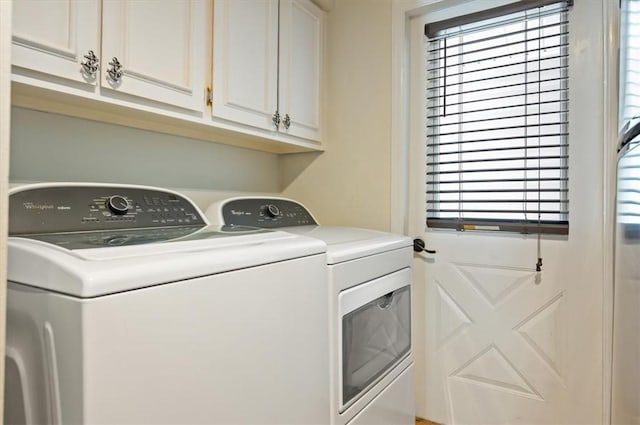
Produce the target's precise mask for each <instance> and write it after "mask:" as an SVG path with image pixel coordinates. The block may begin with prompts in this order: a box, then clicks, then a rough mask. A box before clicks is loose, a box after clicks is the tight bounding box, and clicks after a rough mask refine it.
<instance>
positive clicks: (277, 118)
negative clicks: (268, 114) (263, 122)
mask: <svg viewBox="0 0 640 425" xmlns="http://www.w3.org/2000/svg"><path fill="white" fill-rule="evenodd" d="M271 122H273V125H275V126H276V128H280V113H279V112H278V111H276V112H275V113H274V114H273V117H272V118H271Z"/></svg>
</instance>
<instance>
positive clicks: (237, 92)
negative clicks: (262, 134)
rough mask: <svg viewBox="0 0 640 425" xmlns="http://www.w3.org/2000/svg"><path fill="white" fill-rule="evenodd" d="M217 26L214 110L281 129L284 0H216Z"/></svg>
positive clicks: (227, 116) (216, 113) (240, 120)
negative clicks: (277, 124) (279, 87)
mask: <svg viewBox="0 0 640 425" xmlns="http://www.w3.org/2000/svg"><path fill="white" fill-rule="evenodd" d="M213 28H214V35H213V53H214V57H213V105H212V113H213V115H214V116H216V117H218V118H223V119H226V120H230V121H234V122H238V123H242V124H248V125H251V126H254V127H259V128H264V129H275V126H274V124H273V121H272V118H273V115H274V113H275V112H276V104H277V101H278V97H277V96H278V93H277V81H278V0H216V1H215V2H214V11H213Z"/></svg>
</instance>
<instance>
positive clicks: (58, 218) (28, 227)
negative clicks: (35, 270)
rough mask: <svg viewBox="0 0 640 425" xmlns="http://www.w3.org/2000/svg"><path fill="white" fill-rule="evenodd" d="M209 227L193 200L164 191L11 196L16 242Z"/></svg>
mask: <svg viewBox="0 0 640 425" xmlns="http://www.w3.org/2000/svg"><path fill="white" fill-rule="evenodd" d="M204 225H206V221H205V220H204V218H203V217H202V214H201V213H200V211H199V210H198V208H197V207H196V206H195V205H194V204H193V203H192V202H191V201H190V200H189V199H187V198H185V197H183V196H181V195H179V194H177V193H175V192H171V191H164V190H161V189H154V188H146V187H136V186H121V185H114V186H108V185H104V186H102V185H96V186H88V185H77V186H75V185H73V184H69V185H44V186H42V185H35V186H34V187H26V188H24V189H18V190H17V191H15V192H12V193H11V194H10V196H9V235H11V236H17V235H31V234H50V233H66V232H87V231H105V230H125V229H140V228H150V227H174V226H199V227H202V226H204Z"/></svg>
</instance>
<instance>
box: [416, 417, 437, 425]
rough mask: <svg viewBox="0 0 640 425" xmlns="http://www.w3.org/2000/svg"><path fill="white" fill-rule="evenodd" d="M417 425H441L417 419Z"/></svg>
mask: <svg viewBox="0 0 640 425" xmlns="http://www.w3.org/2000/svg"><path fill="white" fill-rule="evenodd" d="M416 425H439V424H437V423H435V422H430V421H428V420H426V419H420V418H416Z"/></svg>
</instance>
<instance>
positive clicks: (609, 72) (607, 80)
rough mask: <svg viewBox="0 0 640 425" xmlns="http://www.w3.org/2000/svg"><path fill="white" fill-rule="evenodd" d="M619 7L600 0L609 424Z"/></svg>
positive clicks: (605, 410)
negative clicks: (602, 61) (602, 31)
mask: <svg viewBox="0 0 640 425" xmlns="http://www.w3.org/2000/svg"><path fill="white" fill-rule="evenodd" d="M619 19H620V10H619V7H618V2H617V1H607V0H603V3H602V20H603V23H602V27H603V29H604V34H603V58H604V64H603V82H604V84H603V98H604V105H603V106H604V110H603V112H604V123H603V140H604V143H603V144H602V145H603V146H602V148H603V154H602V160H603V170H602V172H603V185H602V186H603V189H604V194H603V206H602V207H603V212H602V213H603V217H602V226H603V238H602V243H603V247H602V251H603V270H602V272H603V276H602V303H603V304H602V377H603V379H602V387H603V388H602V398H603V400H602V423H603V424H604V425H608V424H610V423H611V378H612V369H611V367H612V360H613V353H612V347H613V276H614V246H615V244H614V238H615V221H616V220H615V203H616V199H615V193H616V160H617V155H616V147H617V134H618V119H617V118H618V63H617V62H618V48H619V35H618V34H619Z"/></svg>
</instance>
